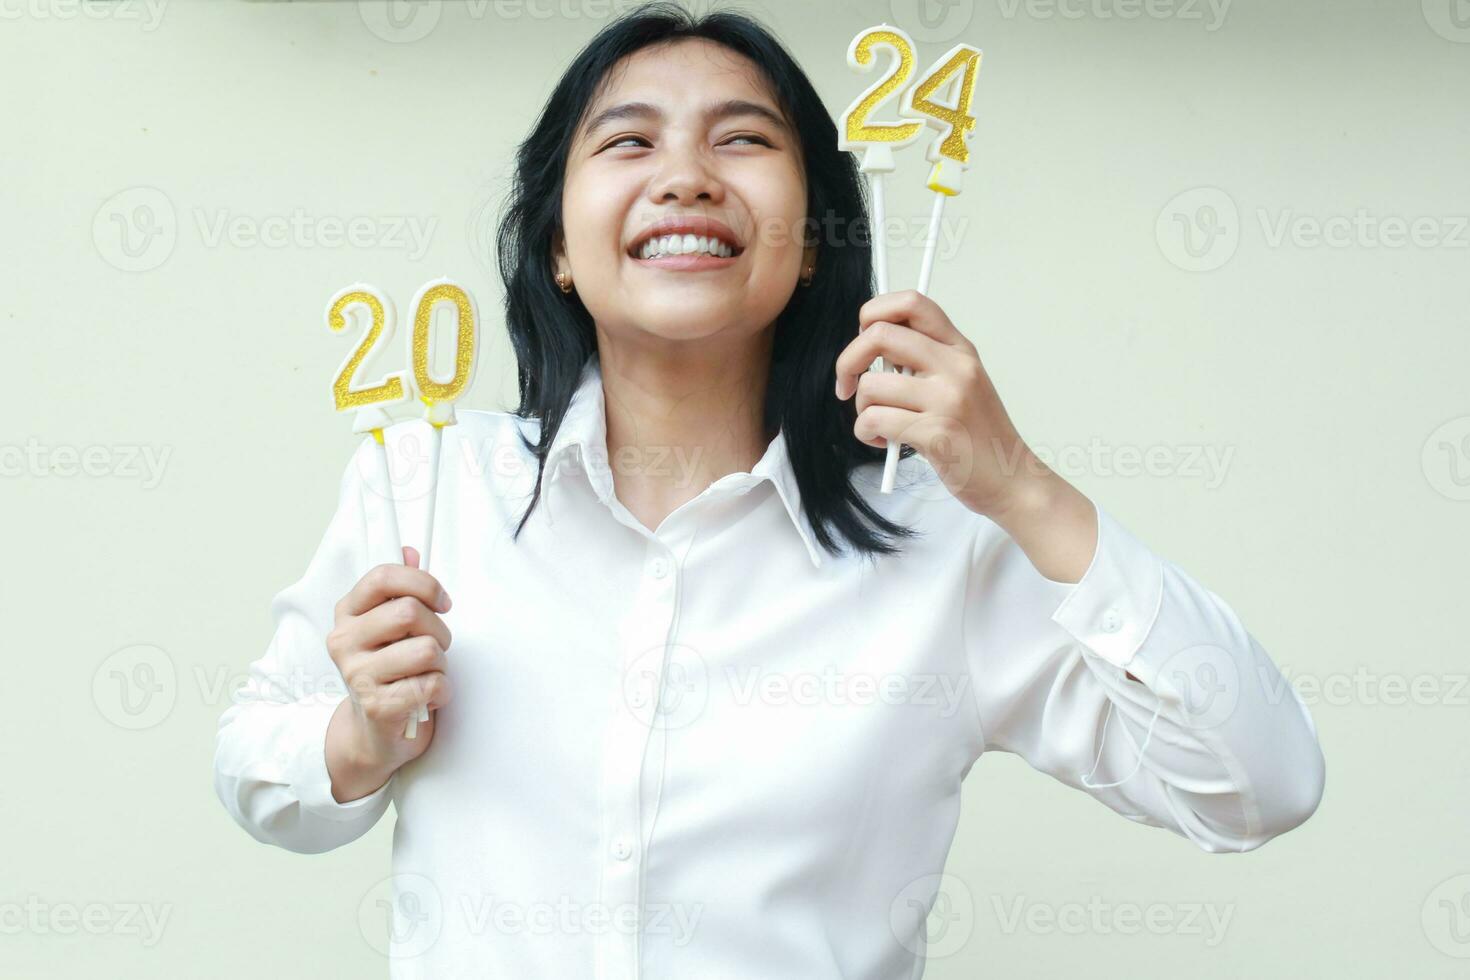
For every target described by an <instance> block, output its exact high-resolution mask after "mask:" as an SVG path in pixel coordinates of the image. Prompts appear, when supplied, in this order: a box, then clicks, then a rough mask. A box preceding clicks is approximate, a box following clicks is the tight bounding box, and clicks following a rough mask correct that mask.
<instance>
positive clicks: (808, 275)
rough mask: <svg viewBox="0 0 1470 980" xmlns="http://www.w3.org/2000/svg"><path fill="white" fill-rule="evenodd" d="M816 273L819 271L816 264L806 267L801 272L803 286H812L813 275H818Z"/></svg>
mask: <svg viewBox="0 0 1470 980" xmlns="http://www.w3.org/2000/svg"><path fill="white" fill-rule="evenodd" d="M816 273H817V267H816V266H814V265H809V266H807V267H806V271H805V272H803V273H802V274H801V284H802V285H803V286H810V285H811V284H812V276H814V275H816Z"/></svg>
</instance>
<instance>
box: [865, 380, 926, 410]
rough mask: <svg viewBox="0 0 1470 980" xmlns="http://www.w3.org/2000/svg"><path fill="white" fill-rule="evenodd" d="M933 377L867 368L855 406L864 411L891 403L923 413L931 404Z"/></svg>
mask: <svg viewBox="0 0 1470 980" xmlns="http://www.w3.org/2000/svg"><path fill="white" fill-rule="evenodd" d="M932 380H933V379H932V378H926V377H916V376H913V375H907V374H899V373H897V372H890V371H882V372H879V371H864V372H863V373H862V374H860V375H858V380H857V400H856V401H855V402H853V407H854V408H855V409H856V410H857V411H858V413H859V414H861V413H862V411H863V409H865V408H867V407H868V406H869V405H892V406H894V407H895V408H907V409H909V410H910V411H914V412H922V411H925V410H926V409H927V408H928V405H929V401H930V399H929V397H928V395H929V388H930V383H931V381H932Z"/></svg>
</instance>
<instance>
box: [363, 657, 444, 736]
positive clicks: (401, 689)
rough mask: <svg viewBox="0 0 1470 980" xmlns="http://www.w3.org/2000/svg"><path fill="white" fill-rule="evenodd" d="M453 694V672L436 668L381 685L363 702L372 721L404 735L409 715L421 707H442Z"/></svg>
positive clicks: (364, 711) (365, 712)
mask: <svg viewBox="0 0 1470 980" xmlns="http://www.w3.org/2000/svg"><path fill="white" fill-rule="evenodd" d="M452 697H453V690H452V688H451V685H450V683H449V675H447V674H445V673H444V672H443V671H437V670H436V671H431V672H429V673H427V674H419V675H417V676H415V677H405V678H403V679H402V680H398V681H394V682H393V683H391V684H387V685H385V686H383V687H379V688H377V689H376V690H374V691H373V692H372V694H371V695H369V696H367V697H364V698H363V699H362V702H361V703H362V710H363V713H364V714H365V715H366V716H367V718H368V720H369V721H371V722H373V723H374V724H380V725H386V726H389V727H390V728H392V729H394V730H395V731H397V732H398V733H399V734H402V728H403V723H404V722H405V721H406V720H407V719H408V716H409V715H411V714H417V713H418V710H419V707H420V706H425V707H428V708H430V709H431V710H432V709H434V708H442V707H444V706H445V705H446V704H448V703H449V702H450V700H451V699H452Z"/></svg>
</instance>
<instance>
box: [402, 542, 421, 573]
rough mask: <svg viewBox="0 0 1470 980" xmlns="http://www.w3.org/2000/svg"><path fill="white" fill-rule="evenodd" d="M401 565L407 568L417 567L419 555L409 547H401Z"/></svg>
mask: <svg viewBox="0 0 1470 980" xmlns="http://www.w3.org/2000/svg"><path fill="white" fill-rule="evenodd" d="M403 563H404V564H405V565H407V566H408V567H409V568H418V567H419V553H418V551H416V550H415V549H414V548H413V547H412V546H410V545H404V546H403Z"/></svg>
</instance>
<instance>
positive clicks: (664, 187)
mask: <svg viewBox="0 0 1470 980" xmlns="http://www.w3.org/2000/svg"><path fill="white" fill-rule="evenodd" d="M666 154H667V155H666V157H665V159H664V166H663V168H662V169H661V170H660V171H659V173H658V176H657V177H655V178H654V180H653V181H652V182H651V183H650V185H649V198H650V199H651V200H652V201H653V203H655V204H666V203H678V204H684V205H689V204H694V203H696V202H699V201H703V202H706V203H709V204H718V203H720V201H721V200H723V199H724V196H725V188H724V185H722V184H721V183H720V180H719V178H718V177H716V176H715V174H714V173H713V172H712V171H711V170H710V167H709V165H708V162H707V161H706V160H704V158H703V157H702V156H701V155H700V154H699V153H697V152H695V151H692V150H681V149H678V148H673V149H669V150H667V151H666Z"/></svg>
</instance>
